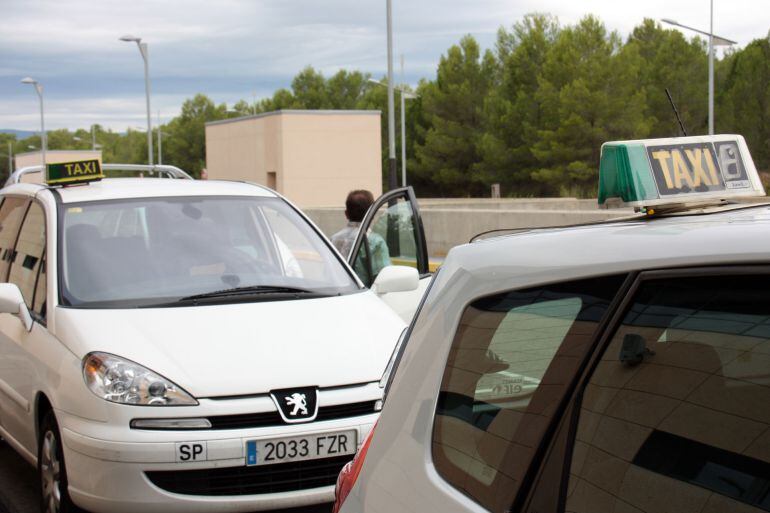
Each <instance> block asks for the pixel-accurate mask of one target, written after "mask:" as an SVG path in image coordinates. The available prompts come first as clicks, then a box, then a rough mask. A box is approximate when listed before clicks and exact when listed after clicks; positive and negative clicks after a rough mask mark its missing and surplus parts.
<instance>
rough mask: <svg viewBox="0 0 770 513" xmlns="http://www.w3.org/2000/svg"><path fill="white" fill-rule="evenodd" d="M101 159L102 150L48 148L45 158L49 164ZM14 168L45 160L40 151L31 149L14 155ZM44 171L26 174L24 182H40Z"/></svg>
mask: <svg viewBox="0 0 770 513" xmlns="http://www.w3.org/2000/svg"><path fill="white" fill-rule="evenodd" d="M88 159H99V161H100V162H101V160H102V152H101V150H47V151H46V152H45V160H46V162H47V163H48V164H56V163H59V162H74V161H76V160H88ZM13 160H14V169H21V168H23V167H29V166H39V165H40V164H41V163H42V162H43V157H42V155H41V153H40V152H39V151H29V152H26V153H17V154H16V155H14V157H13ZM43 178H44V177H43V175H42V173H35V174H31V175H25V176H24V177H22V180H21V181H22V182H32V183H40V182H42V181H43Z"/></svg>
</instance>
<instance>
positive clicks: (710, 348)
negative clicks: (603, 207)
mask: <svg viewBox="0 0 770 513" xmlns="http://www.w3.org/2000/svg"><path fill="white" fill-rule="evenodd" d="M613 317H614V320H613V322H612V323H611V326H610V327H609V329H608V330H607V332H606V333H605V335H603V336H602V337H601V338H600V339H599V341H598V342H599V343H598V350H597V351H596V352H595V354H594V356H593V357H592V358H591V361H590V362H589V363H588V365H587V371H586V372H585V374H584V376H583V377H582V378H581V380H580V383H579V384H578V386H577V387H576V390H575V392H574V395H573V399H572V401H571V402H570V405H569V406H568V408H567V410H566V413H565V415H564V416H563V421H562V422H561V426H560V427H559V428H558V430H557V434H556V435H555V436H554V442H553V443H552V445H551V448H550V449H549V450H548V451H547V454H548V456H547V457H546V458H545V459H544V462H543V465H542V467H541V468H540V469H539V471H538V472H537V474H538V475H537V477H536V479H535V485H534V487H533V488H534V491H533V493H532V496H531V498H530V500H529V501H528V504H527V506H526V507H524V508H520V509H519V510H521V511H525V512H533V513H534V512H548V511H551V512H554V513H561V512H570V513H583V512H586V513H588V512H591V513H602V512H605V511H621V510H622V511H650V512H653V511H654V512H666V511H677V512H682V511H693V512H694V511H699V512H711V511H714V512H716V511H741V512H746V513H754V512H756V513H760V512H762V511H770V267H767V266H761V267H760V266H757V267H718V268H701V269H685V270H671V271H649V272H644V273H641V274H640V275H639V277H638V279H637V281H636V283H635V284H634V286H633V287H632V288H631V290H630V293H629V294H627V295H626V296H625V300H624V301H623V304H622V305H621V306H620V307H619V309H618V311H617V313H616V314H615V315H614V316H613ZM559 481H561V484H559ZM554 492H557V493H554Z"/></svg>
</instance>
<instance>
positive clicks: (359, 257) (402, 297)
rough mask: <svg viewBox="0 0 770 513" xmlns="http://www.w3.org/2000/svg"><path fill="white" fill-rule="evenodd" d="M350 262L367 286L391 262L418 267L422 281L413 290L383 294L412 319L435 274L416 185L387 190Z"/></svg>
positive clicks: (366, 221)
mask: <svg viewBox="0 0 770 513" xmlns="http://www.w3.org/2000/svg"><path fill="white" fill-rule="evenodd" d="M348 263H349V264H350V266H351V267H352V268H353V270H354V271H355V272H356V274H357V275H358V277H359V278H360V279H361V281H362V282H363V283H364V285H366V286H367V287H371V286H372V284H373V283H374V281H375V280H376V279H377V275H378V274H379V273H380V271H382V269H383V268H384V267H387V266H389V265H404V266H409V267H414V268H416V269H417V271H418V272H419V274H420V284H419V287H418V288H417V289H416V290H413V291H409V292H391V293H388V294H383V295H381V296H380V298H381V299H382V300H383V301H384V302H385V303H386V304H387V305H388V306H390V307H391V308H393V310H395V311H396V313H398V314H399V315H400V316H401V318H403V319H404V321H405V322H409V321H410V320H411V319H412V316H413V315H414V312H415V311H416V310H417V306H418V305H419V303H420V300H421V299H422V296H423V294H424V293H425V290H426V289H427V287H428V284H429V283H430V280H431V278H432V274H431V273H430V270H429V263H428V248H427V244H426V242H425V230H424V228H423V224H422V217H421V216H420V208H419V205H418V204H417V199H416V197H415V195H414V189H412V187H402V188H400V189H395V190H393V191H390V192H388V193H386V194H383V195H382V196H380V197H379V198H377V201H375V202H374V203H373V204H372V206H371V207H369V210H368V211H367V213H366V216H365V217H364V219H363V221H362V222H361V228H360V229H359V232H358V236H357V237H356V241H355V243H354V245H353V249H352V251H351V252H350V255H349V257H348Z"/></svg>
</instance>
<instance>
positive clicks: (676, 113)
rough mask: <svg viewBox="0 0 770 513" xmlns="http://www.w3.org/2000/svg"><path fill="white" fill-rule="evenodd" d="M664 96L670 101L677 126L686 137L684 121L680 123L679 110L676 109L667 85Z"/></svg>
mask: <svg viewBox="0 0 770 513" xmlns="http://www.w3.org/2000/svg"><path fill="white" fill-rule="evenodd" d="M666 96H668V101H669V102H670V103H671V108H672V109H674V115H675V116H676V120H677V121H679V128H681V129H682V134H684V136H685V137H687V130H686V129H685V128H684V123H682V118H681V117H679V111H678V110H676V104H675V103H674V99H673V98H671V93H670V92H669V90H668V87H667V88H666Z"/></svg>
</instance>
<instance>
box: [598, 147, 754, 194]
mask: <svg viewBox="0 0 770 513" xmlns="http://www.w3.org/2000/svg"><path fill="white" fill-rule="evenodd" d="M764 195H765V189H764V187H763V186H762V181H761V180H760V179H759V174H758V173H757V169H756V167H754V161H753V160H752V159H751V155H750V154H749V149H748V147H747V146H746V141H745V140H744V139H743V136H740V135H713V136H695V137H676V138H670V139H644V140H637V141H614V142H608V143H604V144H603V145H602V152H601V160H600V164H599V204H600V205H605V206H610V205H611V204H612V205H613V206H616V205H617V206H631V207H636V208H637V209H643V208H645V207H652V206H662V205H672V206H673V205H681V204H705V203H718V202H720V201H721V200H724V199H728V198H737V197H753V196H764Z"/></svg>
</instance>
